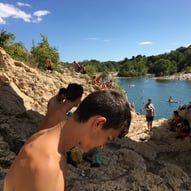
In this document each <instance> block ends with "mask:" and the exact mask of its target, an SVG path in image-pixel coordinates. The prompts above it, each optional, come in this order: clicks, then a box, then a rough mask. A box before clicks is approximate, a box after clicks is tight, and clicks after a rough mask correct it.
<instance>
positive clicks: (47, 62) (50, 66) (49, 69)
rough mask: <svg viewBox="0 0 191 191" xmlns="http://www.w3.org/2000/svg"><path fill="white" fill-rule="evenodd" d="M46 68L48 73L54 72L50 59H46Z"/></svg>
mask: <svg viewBox="0 0 191 191" xmlns="http://www.w3.org/2000/svg"><path fill="white" fill-rule="evenodd" d="M46 68H47V72H50V73H52V72H53V63H52V61H51V60H50V59H49V58H46Z"/></svg>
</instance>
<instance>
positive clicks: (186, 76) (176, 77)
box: [156, 72, 191, 80]
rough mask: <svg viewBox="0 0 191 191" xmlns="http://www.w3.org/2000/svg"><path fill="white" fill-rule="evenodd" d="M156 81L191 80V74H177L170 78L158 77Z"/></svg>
mask: <svg viewBox="0 0 191 191" xmlns="http://www.w3.org/2000/svg"><path fill="white" fill-rule="evenodd" d="M156 79H166V80H191V73H183V72H181V73H176V74H174V75H170V76H162V77H157V78H156Z"/></svg>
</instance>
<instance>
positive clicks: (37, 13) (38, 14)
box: [33, 10, 50, 17]
mask: <svg viewBox="0 0 191 191" xmlns="http://www.w3.org/2000/svg"><path fill="white" fill-rule="evenodd" d="M48 14H50V12H49V11H47V10H39V11H35V12H34V13H33V15H34V16H36V17H42V16H45V15H48Z"/></svg>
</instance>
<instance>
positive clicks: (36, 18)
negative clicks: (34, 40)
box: [0, 2, 50, 25]
mask: <svg viewBox="0 0 191 191" xmlns="http://www.w3.org/2000/svg"><path fill="white" fill-rule="evenodd" d="M17 6H20V7H23V6H25V7H26V6H27V7H29V6H30V5H29V4H24V3H21V2H18V3H17ZM48 14H50V12H49V11H47V10H39V11H35V12H34V13H33V15H31V14H30V13H27V12H25V11H22V10H21V9H19V8H18V7H16V6H13V5H11V4H6V3H0V25H1V24H6V19H8V18H13V19H22V20H23V21H25V22H33V23H39V22H41V21H42V17H43V16H46V15H48Z"/></svg>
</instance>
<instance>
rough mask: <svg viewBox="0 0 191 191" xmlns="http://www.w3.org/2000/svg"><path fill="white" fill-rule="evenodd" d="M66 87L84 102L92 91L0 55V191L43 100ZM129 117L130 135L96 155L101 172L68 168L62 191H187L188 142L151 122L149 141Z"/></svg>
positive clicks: (74, 78) (190, 176)
mask: <svg viewBox="0 0 191 191" xmlns="http://www.w3.org/2000/svg"><path fill="white" fill-rule="evenodd" d="M70 82H76V83H80V84H83V86H84V89H85V94H84V96H86V95H88V94H89V93H90V92H91V91H93V89H92V87H91V85H90V84H88V83H87V78H86V77H84V76H83V75H81V74H76V73H73V72H72V71H65V72H64V73H63V74H60V73H57V72H54V73H52V74H49V73H45V72H41V71H39V70H38V69H36V68H32V67H30V66H29V65H26V64H24V63H22V62H18V61H15V60H13V59H12V58H11V57H10V56H9V55H8V54H6V52H5V51H4V50H3V49H0V191H1V190H2V184H3V178H4V176H5V174H6V172H7V170H8V169H9V167H10V165H11V163H12V161H13V160H14V158H15V156H16V154H17V153H18V151H19V149H20V147H21V146H22V144H23V141H24V140H25V139H27V138H28V137H29V136H31V135H32V134H33V133H35V132H36V131H37V130H38V125H39V122H40V120H41V118H42V116H43V115H44V114H45V112H46V105H47V102H48V100H49V99H50V97H52V96H53V95H55V94H56V93H57V92H58V90H59V88H61V87H66V86H67V85H68V83H70ZM172 112H173V111H172ZM132 115H133V119H132V124H131V127H130V132H129V134H128V135H127V136H126V137H125V138H123V139H121V140H119V139H116V140H114V141H112V142H110V143H108V144H107V145H106V146H105V148H104V149H103V150H102V151H101V156H102V161H103V164H102V165H101V166H100V167H98V168H90V165H89V163H86V162H83V163H81V164H80V165H78V167H77V168H75V167H74V166H72V165H68V171H67V185H66V187H67V191H77V190H78V191H97V190H99V191H102V190H103V191H189V190H191V165H190V159H191V139H190V137H187V138H185V139H183V140H182V139H176V138H175V137H176V133H174V132H171V131H169V128H168V125H167V122H166V119H161V120H158V121H154V128H153V130H152V133H151V135H148V134H147V131H146V122H145V118H144V116H142V115H139V114H137V113H135V112H133V111H132Z"/></svg>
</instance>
